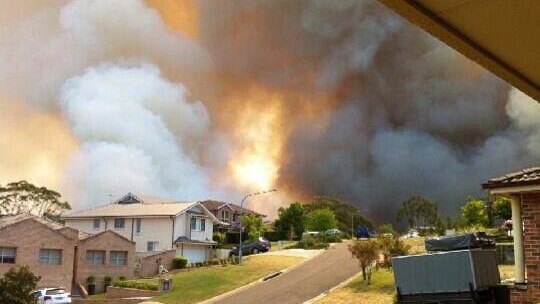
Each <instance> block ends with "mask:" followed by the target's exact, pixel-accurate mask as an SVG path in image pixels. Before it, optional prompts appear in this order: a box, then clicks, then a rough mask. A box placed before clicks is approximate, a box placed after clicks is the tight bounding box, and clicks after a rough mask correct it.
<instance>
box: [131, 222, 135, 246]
mask: <svg viewBox="0 0 540 304" xmlns="http://www.w3.org/2000/svg"><path fill="white" fill-rule="evenodd" d="M134 222H135V219H134V218H131V241H132V242H133V225H134Z"/></svg>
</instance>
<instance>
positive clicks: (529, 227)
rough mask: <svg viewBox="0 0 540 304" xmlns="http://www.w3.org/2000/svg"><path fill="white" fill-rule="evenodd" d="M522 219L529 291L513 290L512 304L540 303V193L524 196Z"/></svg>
mask: <svg viewBox="0 0 540 304" xmlns="http://www.w3.org/2000/svg"><path fill="white" fill-rule="evenodd" d="M521 217H522V221H523V228H524V229H523V242H524V244H525V272H526V276H527V289H526V290H519V289H513V290H512V292H511V294H512V295H511V297H512V304H529V303H537V302H539V301H540V193H535V194H524V195H523V196H522V199H521Z"/></svg>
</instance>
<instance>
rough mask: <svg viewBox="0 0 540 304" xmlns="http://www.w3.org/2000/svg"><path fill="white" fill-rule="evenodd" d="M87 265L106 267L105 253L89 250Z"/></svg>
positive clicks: (87, 252)
mask: <svg viewBox="0 0 540 304" xmlns="http://www.w3.org/2000/svg"><path fill="white" fill-rule="evenodd" d="M86 263H87V264H89V265H94V266H95V265H105V251H103V250H87V251H86Z"/></svg>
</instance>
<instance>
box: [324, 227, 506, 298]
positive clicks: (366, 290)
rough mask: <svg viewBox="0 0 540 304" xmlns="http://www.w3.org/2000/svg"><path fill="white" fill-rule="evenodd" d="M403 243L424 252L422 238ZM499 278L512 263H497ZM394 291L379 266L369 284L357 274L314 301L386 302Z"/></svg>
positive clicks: (387, 273)
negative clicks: (346, 282) (343, 284)
mask: <svg viewBox="0 0 540 304" xmlns="http://www.w3.org/2000/svg"><path fill="white" fill-rule="evenodd" d="M404 241H405V243H407V244H408V245H410V246H411V250H410V254H421V253H424V252H425V247H424V239H423V238H421V237H418V238H408V239H404ZM499 273H500V274H501V280H507V279H510V278H512V277H513V276H514V265H499ZM394 293H395V285H394V275H393V273H392V271H391V270H389V269H383V268H380V269H379V270H378V271H374V272H373V274H372V277H371V285H367V284H366V283H365V282H364V281H362V276H361V275H358V276H357V277H356V278H354V279H353V280H352V281H351V282H349V283H348V284H347V285H345V286H342V287H339V288H336V289H334V290H333V291H331V292H330V293H329V294H328V295H326V296H325V297H323V298H321V299H320V300H318V301H316V302H315V303H316V304H334V303H335V304H344V303H362V304H386V303H389V304H390V303H393V300H394Z"/></svg>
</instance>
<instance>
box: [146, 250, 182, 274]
mask: <svg viewBox="0 0 540 304" xmlns="http://www.w3.org/2000/svg"><path fill="white" fill-rule="evenodd" d="M175 256H176V250H167V251H162V252H159V253H156V254H152V255H146V256H142V255H141V256H139V257H138V260H139V265H140V273H139V274H138V275H139V276H141V277H152V276H155V275H157V274H158V271H159V265H160V264H161V265H163V267H165V268H166V269H168V270H171V269H172V261H173V259H174V257H175Z"/></svg>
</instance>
